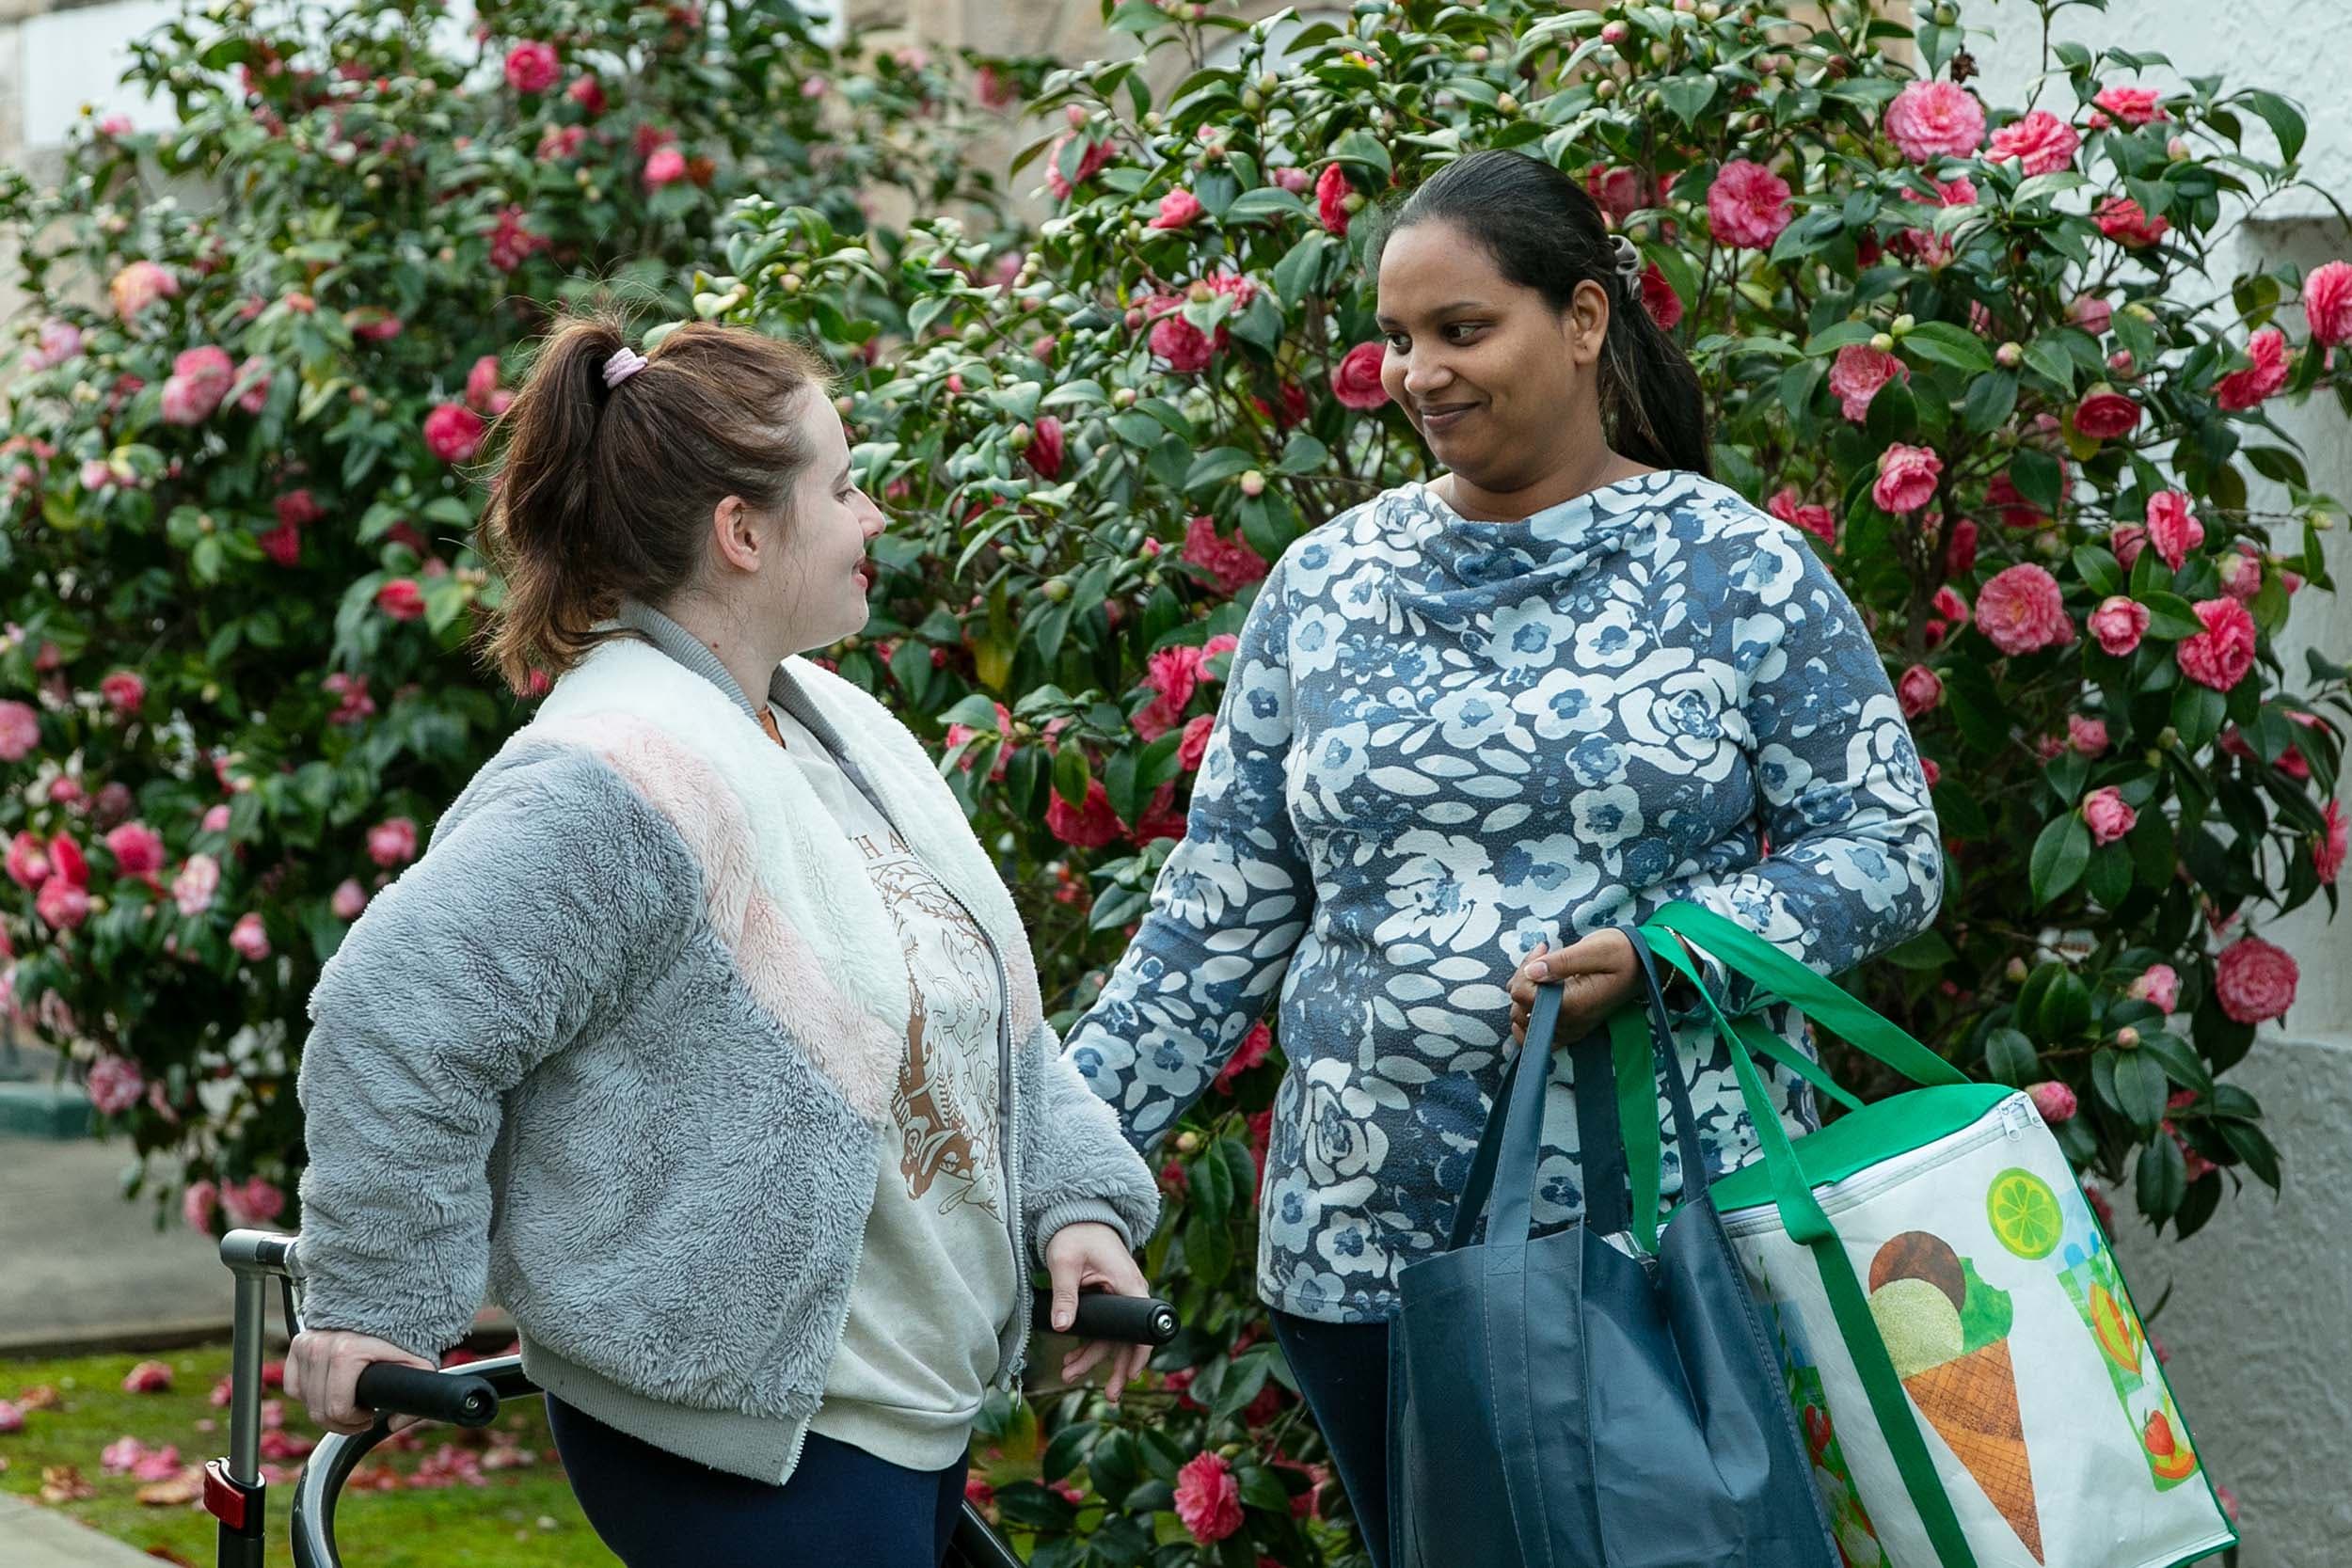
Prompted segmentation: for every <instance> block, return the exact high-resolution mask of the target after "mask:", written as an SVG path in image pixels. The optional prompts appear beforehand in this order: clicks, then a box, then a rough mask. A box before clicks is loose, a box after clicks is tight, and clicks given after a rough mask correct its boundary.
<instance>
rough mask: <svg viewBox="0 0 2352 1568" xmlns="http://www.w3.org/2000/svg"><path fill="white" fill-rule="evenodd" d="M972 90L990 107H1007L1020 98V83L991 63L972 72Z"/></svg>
mask: <svg viewBox="0 0 2352 1568" xmlns="http://www.w3.org/2000/svg"><path fill="white" fill-rule="evenodd" d="M972 90H973V92H974V93H976V94H977V96H978V98H979V100H980V103H982V104H984V105H985V106H987V107H988V108H992V109H1004V108H1009V107H1011V106H1012V105H1013V104H1014V103H1018V102H1019V101H1020V98H1021V84H1020V83H1019V82H1016V81H1014V80H1013V79H1012V78H1011V77H1009V76H1007V75H1005V74H1004V73H1003V72H1002V71H998V70H997V69H996V68H995V67H994V66H993V65H984V66H982V67H980V69H979V70H978V71H977V72H975V73H974V75H973V78H972Z"/></svg>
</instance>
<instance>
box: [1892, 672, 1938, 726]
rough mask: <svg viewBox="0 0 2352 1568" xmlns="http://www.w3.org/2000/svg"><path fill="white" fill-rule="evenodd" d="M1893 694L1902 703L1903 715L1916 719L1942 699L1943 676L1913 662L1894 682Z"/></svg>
mask: <svg viewBox="0 0 2352 1568" xmlns="http://www.w3.org/2000/svg"><path fill="white" fill-rule="evenodd" d="M1895 695H1896V697H1897V698H1899V700H1900V701H1901V703H1902V705H1903V717H1904V718H1906V719H1916V718H1918V717H1919V716H1920V715H1921V714H1923V713H1926V712H1928V711H1930V710H1931V709H1932V708H1933V707H1934V706H1935V705H1937V704H1938V703H1941V702H1942V701H1943V700H1944V677H1943V676H1941V675H1939V674H1937V673H1935V672H1934V671H1932V670H1931V669H1929V668H1928V667H1927V666H1926V665H1924V664H1915V665H1913V666H1912V667H1911V668H1910V669H1908V670H1906V671H1904V672H1903V673H1902V675H1901V678H1899V680H1897V681H1896V682H1895Z"/></svg>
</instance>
